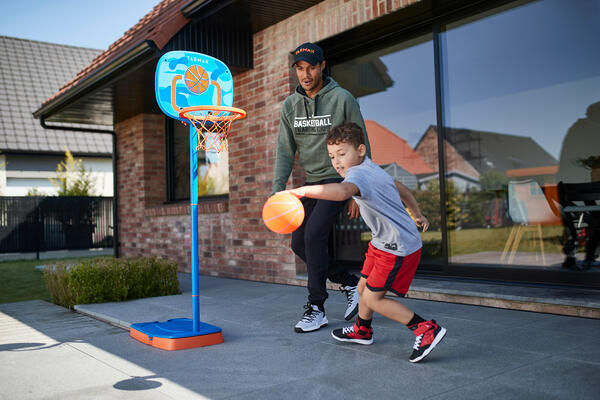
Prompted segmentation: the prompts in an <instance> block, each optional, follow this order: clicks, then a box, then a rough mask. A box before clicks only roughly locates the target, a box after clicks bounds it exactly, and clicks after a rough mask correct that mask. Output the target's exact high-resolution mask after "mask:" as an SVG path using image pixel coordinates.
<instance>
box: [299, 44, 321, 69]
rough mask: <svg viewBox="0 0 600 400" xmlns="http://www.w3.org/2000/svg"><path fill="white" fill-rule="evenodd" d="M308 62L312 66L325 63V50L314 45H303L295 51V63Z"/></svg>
mask: <svg viewBox="0 0 600 400" xmlns="http://www.w3.org/2000/svg"><path fill="white" fill-rule="evenodd" d="M298 61H306V62H307V63H309V64H310V65H317V64H320V63H321V62H322V61H323V49H322V48H320V47H319V46H317V45H316V44H314V43H302V44H301V45H300V46H298V47H297V48H296V50H294V63H293V64H292V67H293V66H294V65H296V63H297V62H298Z"/></svg>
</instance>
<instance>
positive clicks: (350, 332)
mask: <svg viewBox="0 0 600 400" xmlns="http://www.w3.org/2000/svg"><path fill="white" fill-rule="evenodd" d="M331 336H333V338H334V339H335V340H339V341H340V342H353V343H359V344H371V343H373V328H366V327H364V326H358V324H354V325H353V326H347V327H345V328H340V329H334V330H333V331H331Z"/></svg>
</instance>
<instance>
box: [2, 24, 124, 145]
mask: <svg viewBox="0 0 600 400" xmlns="http://www.w3.org/2000/svg"><path fill="white" fill-rule="evenodd" d="M100 53H101V50H96V49H88V48H83V47H74V46H66V45H61V44H54V43H45V42H37V41H33V40H27V39H19V38H13V37H7V36H0V54H1V55H2V56H1V57H0V151H3V152H26V153H30V152H33V153H36V152H44V153H48V152H50V153H61V154H62V153H64V151H65V147H68V148H69V150H70V151H71V152H72V153H74V154H77V155H85V154H95V155H110V154H111V153H112V138H111V136H110V135H108V134H101V133H90V132H75V131H65V130H50V129H44V128H43V127H42V126H41V125H40V122H39V121H38V120H37V119H35V118H34V117H33V115H32V113H33V111H35V110H36V109H38V108H39V107H40V104H42V102H43V101H44V100H46V99H47V98H48V97H50V96H52V95H53V94H54V93H56V92H57V91H58V90H59V89H60V88H61V87H62V86H63V85H64V84H65V83H66V82H68V81H70V80H71V79H73V77H75V76H76V75H77V73H78V72H79V71H81V70H82V69H83V68H84V67H86V66H87V65H89V64H90V63H91V62H92V60H93V59H94V57H96V56H97V55H98V54H100Z"/></svg>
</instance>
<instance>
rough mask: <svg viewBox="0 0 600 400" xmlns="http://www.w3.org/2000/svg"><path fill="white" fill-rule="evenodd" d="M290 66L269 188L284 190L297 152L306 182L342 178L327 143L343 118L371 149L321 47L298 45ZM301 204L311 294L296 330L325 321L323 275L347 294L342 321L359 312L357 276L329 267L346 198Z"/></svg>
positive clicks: (296, 239)
mask: <svg viewBox="0 0 600 400" xmlns="http://www.w3.org/2000/svg"><path fill="white" fill-rule="evenodd" d="M292 67H293V68H295V71H296V75H297V77H298V81H299V85H298V86H297V87H296V90H295V91H294V93H293V94H291V95H290V96H288V97H287V98H286V99H285V101H284V103H283V107H282V109H281V120H280V124H279V136H278V142H277V156H276V159H275V173H274V178H273V193H275V192H279V191H282V190H285V187H286V183H287V180H288V178H289V176H290V174H291V172H292V168H293V165H294V157H295V154H296V152H297V153H298V163H299V164H300V166H301V167H302V168H303V169H304V171H305V172H306V183H305V184H306V185H315V184H324V183H333V182H341V181H342V178H341V177H340V175H339V174H338V173H337V172H336V171H335V169H334V168H333V166H332V165H331V162H330V160H329V155H328V153H327V145H326V143H325V137H326V135H327V132H328V131H329V129H330V128H331V127H333V126H336V125H339V124H340V123H342V122H354V123H356V124H357V125H358V126H360V127H361V128H362V130H363V132H365V143H366V148H367V154H368V155H369V156H370V154H371V151H370V145H369V140H368V138H367V136H366V128H365V123H364V121H363V118H362V115H361V113H360V109H359V106H358V103H357V102H356V99H354V97H353V96H352V95H351V94H350V92H348V91H347V90H345V89H343V88H341V87H340V86H339V85H338V84H337V83H336V82H335V81H334V80H333V79H332V78H330V77H327V76H326V75H325V74H324V71H325V60H324V57H323V50H322V49H321V48H320V47H319V46H317V45H315V44H313V43H304V44H301V45H300V46H298V48H297V49H296V50H295V51H294V63H293V64H292ZM302 203H303V204H304V210H305V217H304V222H303V224H302V226H300V228H298V229H297V230H296V231H295V232H294V233H293V234H292V250H293V251H294V253H295V254H296V255H298V256H299V257H300V258H301V259H302V260H303V261H304V262H305V263H306V269H307V272H308V293H309V295H308V303H307V304H306V306H305V309H306V311H305V312H304V315H303V317H302V319H301V320H300V321H299V322H298V323H297V324H296V326H295V330H296V332H312V331H316V330H318V329H320V328H322V327H324V326H326V325H327V323H328V321H327V316H326V314H325V306H324V304H325V300H326V299H327V296H328V295H327V287H326V281H327V278H329V280H330V281H331V282H334V283H338V284H340V285H341V287H340V289H341V291H342V292H343V293H344V294H345V295H346V299H347V309H346V312H345V315H344V318H345V319H346V320H350V319H352V318H353V317H354V316H355V315H356V313H357V312H358V292H357V290H356V285H357V284H358V278H357V277H356V276H355V275H353V274H350V273H349V272H347V271H336V270H335V269H334V268H331V260H330V258H329V254H328V239H329V233H330V231H331V229H332V227H333V225H334V223H335V220H336V217H337V215H338V214H339V213H340V212H341V211H342V210H343V209H344V206H345V203H346V202H345V201H329V200H317V199H309V198H303V199H302ZM348 209H349V211H348V215H349V216H350V218H357V217H358V216H359V215H360V214H359V211H358V206H357V205H356V203H355V202H354V201H350V203H349V207H348Z"/></svg>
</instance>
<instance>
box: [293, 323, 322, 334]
mask: <svg viewBox="0 0 600 400" xmlns="http://www.w3.org/2000/svg"><path fill="white" fill-rule="evenodd" d="M327 325H328V322H326V323H324V324H323V325H321V326H317V327H316V328H314V329H307V330H304V329H302V328H299V327H297V326H295V327H294V330H295V331H296V332H297V333H307V332H314V331H318V330H319V329H321V328H324V327H326V326H327Z"/></svg>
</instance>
